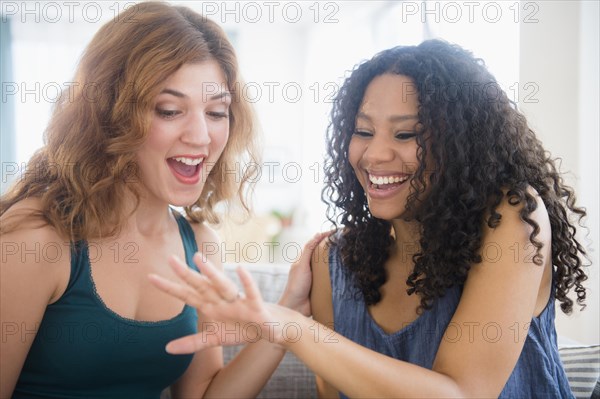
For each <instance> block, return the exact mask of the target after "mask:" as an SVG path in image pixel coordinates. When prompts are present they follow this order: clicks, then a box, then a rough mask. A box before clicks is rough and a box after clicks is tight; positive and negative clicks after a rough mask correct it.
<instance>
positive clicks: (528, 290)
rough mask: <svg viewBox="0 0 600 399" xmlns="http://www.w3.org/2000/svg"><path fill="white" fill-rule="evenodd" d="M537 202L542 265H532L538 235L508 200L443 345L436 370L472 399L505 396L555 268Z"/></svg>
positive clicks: (546, 223) (547, 228)
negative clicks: (533, 236) (544, 281)
mask: <svg viewBox="0 0 600 399" xmlns="http://www.w3.org/2000/svg"><path fill="white" fill-rule="evenodd" d="M537 202H538V209H537V210H536V211H534V212H533V213H532V214H531V216H530V217H531V219H533V220H534V221H535V222H536V223H537V224H538V225H539V227H540V232H539V234H538V236H537V237H536V239H537V241H539V242H541V243H542V245H543V246H542V248H541V250H540V254H541V255H542V256H543V259H542V265H536V264H535V263H533V261H532V256H531V253H532V252H534V251H535V247H533V246H532V245H531V243H530V239H529V237H530V234H531V232H532V231H533V230H532V228H531V226H529V224H527V223H526V222H524V221H522V220H521V218H520V216H519V211H520V209H521V207H522V206H521V205H516V206H513V205H510V204H508V202H507V201H506V200H504V202H503V203H502V204H501V205H500V206H499V208H498V210H497V211H498V213H500V214H501V215H502V218H501V221H500V224H499V225H498V226H497V227H496V228H493V229H492V228H489V227H487V226H486V227H485V228H484V235H483V241H482V245H481V256H482V262H481V263H478V264H474V265H473V266H472V267H471V270H470V271H469V274H468V277H467V280H466V282H465V285H464V290H463V293H462V296H461V299H460V303H459V305H458V308H457V310H456V312H455V314H454V316H453V318H452V320H451V322H450V325H449V327H448V329H447V331H446V334H444V339H443V340H442V342H441V344H440V347H439V350H438V353H437V356H436V359H435V362H434V365H433V369H434V370H435V371H438V372H440V373H442V374H446V375H448V376H451V377H452V378H453V379H454V380H455V381H456V382H457V383H458V384H459V386H461V388H462V389H463V390H464V393H465V394H466V395H475V396H490V395H492V396H497V395H499V394H500V392H501V391H502V389H503V387H504V385H505V384H506V381H507V380H508V378H509V376H510V374H511V373H512V370H513V369H514V367H515V365H516V363H517V360H518V358H519V356H520V354H521V351H522V349H523V345H524V343H525V338H526V337H527V332H528V329H529V323H530V322H531V319H532V318H533V317H534V313H535V307H536V300H537V298H538V291H539V290H540V285H541V281H542V276H543V275H544V269H546V268H548V267H551V252H550V245H551V232H550V223H549V219H548V215H547V211H546V208H545V206H544V204H543V202H542V201H541V199H539V197H538V200H537ZM534 253H535V252H534ZM546 300H547V299H546ZM450 326H451V327H450ZM490 359H493V361H490Z"/></svg>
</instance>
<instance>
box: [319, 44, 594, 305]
mask: <svg viewBox="0 0 600 399" xmlns="http://www.w3.org/2000/svg"><path fill="white" fill-rule="evenodd" d="M384 73H392V74H398V75H405V76H408V77H410V78H411V79H412V81H413V82H414V84H415V88H416V91H417V92H418V100H419V108H418V118H419V125H418V126H419V130H420V131H422V132H427V135H425V134H417V135H416V140H417V144H418V152H417V159H418V161H419V166H418V169H417V170H416V172H415V173H414V176H413V179H412V181H411V187H412V189H411V194H410V195H409V197H408V202H407V210H408V214H410V215H412V216H411V217H413V218H414V220H416V221H417V222H418V224H419V226H420V229H421V231H420V233H421V237H420V242H419V244H420V249H419V251H418V252H417V253H416V254H414V255H413V257H412V259H413V261H414V269H413V271H412V273H411V274H410V275H409V277H408V279H407V281H406V283H407V285H408V287H409V288H408V292H409V293H410V294H412V293H415V294H418V295H419V296H420V298H421V302H420V307H419V311H422V310H424V309H428V308H430V307H431V305H432V302H433V301H434V299H435V298H438V297H441V296H443V295H444V293H445V292H446V290H447V289H448V288H450V287H452V286H455V285H461V284H463V283H464V281H465V279H466V277H467V274H468V272H469V269H470V267H471V265H472V264H474V263H479V262H481V260H482V259H481V256H480V253H481V252H480V251H481V244H482V231H483V227H484V226H483V223H484V222H485V223H487V224H488V226H490V227H495V226H497V225H498V224H499V223H500V214H498V213H497V212H496V210H497V207H498V205H499V204H500V203H501V201H502V200H503V199H504V197H505V196H508V200H509V202H510V203H511V204H516V203H523V208H522V211H521V218H522V219H523V220H524V221H525V222H527V223H528V224H529V225H531V226H532V228H533V233H532V234H531V236H530V237H529V238H530V242H531V243H532V245H533V246H534V247H535V251H536V254H535V256H534V257H533V261H534V262H535V263H537V264H541V256H540V253H539V250H540V248H541V243H540V242H539V241H538V240H536V236H537V234H538V232H539V226H538V225H537V223H535V221H533V220H532V219H531V218H530V217H529V216H530V215H531V213H532V212H533V211H534V210H535V209H536V200H535V198H534V197H533V196H532V195H531V194H530V193H529V192H528V188H529V187H531V188H533V189H535V190H536V191H537V193H538V194H539V195H540V197H541V198H542V200H543V202H544V204H545V206H546V208H547V210H548V215H549V217H550V224H551V227H552V264H553V268H554V270H553V273H554V277H553V284H554V287H553V288H554V294H555V297H556V299H558V300H559V301H560V302H561V308H562V310H563V311H564V312H565V313H570V312H571V311H572V308H573V300H571V299H570V298H569V297H568V296H567V294H568V292H569V291H570V289H571V288H573V287H575V288H574V290H575V292H576V294H577V298H576V300H577V303H578V304H580V305H581V307H584V306H585V305H584V301H585V298H586V290H585V288H584V287H583V285H582V282H583V281H585V280H586V279H587V276H586V274H585V272H584V270H583V264H582V259H586V257H585V256H586V252H585V249H584V248H583V247H582V245H580V243H579V242H578V241H577V240H576V239H575V232H576V228H575V226H574V224H573V223H572V222H571V221H570V220H569V217H570V215H573V216H576V218H577V219H578V220H577V222H578V223H579V224H580V223H581V219H582V218H583V217H584V216H585V215H586V213H585V210H584V209H583V208H579V207H577V206H576V205H575V194H574V192H573V190H572V189H571V188H570V187H568V186H566V185H565V184H564V183H563V180H562V178H561V175H560V173H559V171H558V170H557V167H556V166H555V163H554V160H553V159H551V158H550V155H549V154H548V153H547V152H546V151H545V150H544V148H543V147H542V143H541V142H540V141H539V140H538V139H537V138H536V136H535V134H534V132H533V131H532V130H531V129H530V128H529V127H528V126H527V122H526V120H525V117H524V116H523V115H522V114H521V113H520V112H519V111H518V110H517V107H516V104H515V103H514V102H512V101H510V100H509V99H508V97H507V96H506V94H505V93H504V92H503V91H502V90H501V89H500V87H499V85H498V83H497V82H496V80H495V78H494V77H493V76H492V75H491V74H490V73H489V72H488V70H487V69H486V67H485V64H484V62H483V61H482V60H480V59H476V58H474V57H473V55H472V54H471V53H470V52H468V51H466V50H464V49H462V48H461V47H459V46H456V45H451V44H448V43H446V42H444V41H441V40H429V41H425V42H423V43H422V44H420V45H418V46H399V47H395V48H392V49H389V50H385V51H383V52H381V53H379V54H377V55H376V56H374V57H373V58H372V59H371V60H369V61H366V62H364V63H362V64H361V65H359V66H357V67H356V68H355V69H354V70H353V71H352V73H351V74H350V76H349V77H348V78H347V79H346V80H345V82H344V84H343V85H342V87H341V88H340V90H339V92H338V94H337V96H336V98H335V101H334V105H333V110H332V113H331V124H330V126H329V129H328V133H327V153H328V158H327V162H326V164H325V188H324V189H323V200H324V201H325V202H326V203H327V205H328V213H327V217H328V219H329V220H330V221H332V222H333V223H334V224H335V225H338V226H339V225H341V226H343V229H341V230H342V232H341V234H340V235H339V236H338V237H337V238H336V239H335V240H334V242H333V244H334V245H337V246H338V247H339V249H340V252H341V256H342V260H343V262H344V265H345V267H347V268H348V270H349V271H350V273H351V275H352V276H353V278H354V280H355V283H356V285H357V287H358V288H359V290H360V291H361V292H362V294H363V296H364V300H365V302H366V303H367V304H368V305H372V304H376V303H377V302H379V301H380V300H381V293H380V291H379V289H380V287H381V286H382V285H383V284H384V283H385V282H386V279H387V276H386V272H385V269H384V263H385V262H386V260H387V259H388V258H389V255H390V251H391V249H392V247H393V245H394V241H393V238H392V236H391V234H390V232H391V224H390V222H388V221H385V220H381V219H377V218H375V217H373V216H372V215H371V214H370V212H369V208H368V205H367V200H366V196H365V193H364V190H363V188H362V187H361V185H360V183H359V181H358V179H357V178H356V176H355V174H354V171H353V169H352V167H351V165H350V163H349V160H348V146H349V143H350V139H351V137H352V135H353V133H354V130H355V120H356V114H357V112H358V109H359V106H360V104H361V102H362V98H363V95H364V92H365V90H366V88H367V86H368V85H369V83H370V82H371V81H372V80H373V78H374V77H376V76H378V75H382V74H384ZM426 136H427V138H425V137H426ZM426 139H427V141H428V144H427V145H426V144H425V140H426ZM426 159H430V160H432V161H433V165H432V164H431V163H432V162H430V163H429V164H427V162H426ZM426 170H427V171H428V173H425V171H426ZM425 190H427V195H424V192H425Z"/></svg>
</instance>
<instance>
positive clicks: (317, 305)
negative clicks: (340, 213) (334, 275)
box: [310, 239, 339, 398]
mask: <svg viewBox="0 0 600 399" xmlns="http://www.w3.org/2000/svg"><path fill="white" fill-rule="evenodd" d="M329 246H330V244H329V240H328V239H325V240H323V241H321V243H319V246H318V247H317V249H316V250H315V251H314V252H313V256H312V258H311V266H312V272H313V285H312V289H311V292H310V305H311V309H312V314H313V319H314V320H316V321H318V322H319V323H321V324H324V325H326V326H327V327H329V328H331V329H333V302H332V296H331V293H332V290H331V278H330V277H329ZM315 379H316V383H317V392H318V394H319V397H320V398H338V397H339V396H338V392H337V390H336V389H335V388H333V387H332V386H331V385H330V384H329V383H328V382H327V381H325V380H324V379H322V378H321V377H319V376H318V375H315Z"/></svg>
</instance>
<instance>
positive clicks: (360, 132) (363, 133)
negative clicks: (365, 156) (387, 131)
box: [354, 130, 373, 137]
mask: <svg viewBox="0 0 600 399" xmlns="http://www.w3.org/2000/svg"><path fill="white" fill-rule="evenodd" d="M354 135H355V136H358V137H371V136H373V133H371V132H367V131H366V130H355V131H354Z"/></svg>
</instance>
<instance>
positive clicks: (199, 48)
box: [0, 2, 256, 240]
mask: <svg viewBox="0 0 600 399" xmlns="http://www.w3.org/2000/svg"><path fill="white" fill-rule="evenodd" d="M209 59H213V60H215V61H217V62H218V64H219V65H220V67H221V68H222V70H223V72H224V74H225V76H226V80H227V84H228V86H229V91H230V92H231V94H232V104H231V107H230V111H229V115H230V116H229V118H230V121H229V122H230V134H229V140H228V142H227V144H226V146H225V149H224V151H223V153H222V155H221V157H220V158H219V160H218V162H217V163H216V164H215V165H214V167H213V169H212V171H211V173H210V175H209V177H208V178H207V181H206V183H205V186H204V190H203V192H202V195H201V197H200V198H199V199H198V200H197V201H196V203H194V204H193V205H191V206H188V207H186V208H185V212H186V214H187V216H188V217H189V218H190V219H191V220H193V221H197V222H202V221H208V222H211V223H216V222H218V221H219V217H218V215H217V213H216V212H215V210H214V207H215V205H216V204H217V203H220V202H222V201H224V202H226V203H227V204H228V205H230V204H231V203H232V202H233V201H234V200H235V199H236V198H237V199H238V200H240V201H241V204H242V205H243V207H244V208H245V209H246V210H248V207H247V205H246V202H245V194H246V193H247V190H246V186H247V184H249V183H251V180H250V178H251V176H250V175H249V172H250V169H249V168H245V171H246V172H248V173H244V174H243V175H242V176H241V183H240V176H233V175H232V174H231V173H226V172H227V171H231V170H237V169H236V166H239V165H236V162H243V161H246V162H255V161H256V156H255V153H256V152H255V148H256V144H255V133H254V129H253V113H252V109H251V107H250V105H249V103H248V102H247V101H245V100H244V99H243V98H242V95H241V90H240V88H241V87H243V85H242V83H241V81H240V78H239V76H238V63H237V59H236V56H235V53H234V49H233V47H232V45H231V43H230V42H229V41H228V40H227V37H226V35H225V33H224V31H223V30H222V29H221V28H220V27H219V26H218V25H217V24H216V23H214V22H212V21H210V20H208V19H207V18H205V17H203V16H202V15H200V14H197V13H195V12H193V11H192V10H190V9H188V8H186V7H174V6H171V5H168V4H166V3H160V2H145V3H139V4H136V5H134V6H131V7H129V8H127V9H126V10H125V11H124V12H123V13H121V14H120V15H119V16H118V17H117V18H115V19H113V20H111V21H110V22H108V23H106V24H105V25H104V26H103V27H102V28H101V29H100V30H99V31H98V33H97V34H96V35H95V36H94V38H93V39H92V41H91V42H90V44H89V45H88V47H87V49H86V50H85V52H84V54H83V56H82V58H81V61H80V63H79V67H78V69H77V72H76V77H75V81H76V82H77V85H76V86H75V89H74V90H73V92H72V93H69V94H68V93H66V92H64V93H62V96H61V99H60V101H59V102H57V104H56V107H55V109H54V112H53V115H52V119H51V121H50V123H49V126H48V127H47V129H46V131H45V146H44V147H42V148H41V149H40V150H39V151H38V152H36V154H35V155H34V156H33V157H32V158H31V160H30V161H29V163H28V165H27V170H26V172H25V173H24V175H23V176H22V177H21V178H20V179H19V180H18V181H17V182H16V184H15V185H14V186H13V187H11V189H10V190H9V191H8V192H7V193H6V194H5V195H4V196H2V198H0V215H3V214H4V213H5V212H6V211H7V210H8V209H9V208H10V207H11V206H12V205H14V204H15V203H16V202H18V201H21V200H23V199H25V198H28V197H34V198H39V199H40V200H41V211H40V212H38V213H36V214H35V215H37V216H38V217H41V218H42V220H44V221H45V222H46V223H49V224H50V225H51V226H53V227H54V228H55V229H56V230H57V232H58V233H59V234H60V235H61V236H64V237H68V238H70V239H71V240H79V239H90V238H96V237H107V236H113V235H115V234H118V232H119V231H120V228H121V223H122V220H123V217H124V216H126V215H124V212H125V211H124V207H123V205H122V204H123V203H124V202H125V197H126V195H127V194H128V193H129V192H132V193H133V194H134V196H135V198H136V201H138V203H139V198H140V197H139V192H138V191H137V190H136V188H135V184H132V182H134V181H135V180H136V179H137V178H138V172H137V167H136V162H135V154H136V151H137V149H138V148H139V147H140V145H141V144H142V143H143V142H144V140H145V138H146V136H147V133H148V130H149V127H150V121H151V115H152V112H153V108H154V101H155V97H156V96H157V95H158V94H159V93H160V91H161V90H162V88H163V86H164V82H165V80H166V79H167V78H168V77H169V76H171V75H172V74H173V73H175V72H176V71H177V70H178V69H179V68H180V67H181V66H182V65H184V64H186V63H198V62H203V61H206V60H209ZM14 226H15V223H8V224H7V225H5V226H3V227H2V230H3V231H7V230H9V229H12V228H14Z"/></svg>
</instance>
